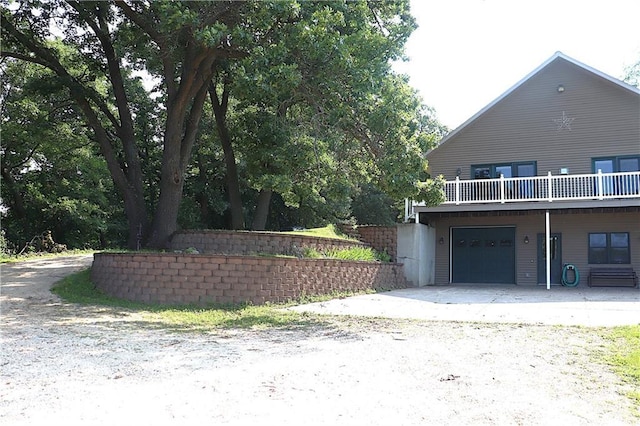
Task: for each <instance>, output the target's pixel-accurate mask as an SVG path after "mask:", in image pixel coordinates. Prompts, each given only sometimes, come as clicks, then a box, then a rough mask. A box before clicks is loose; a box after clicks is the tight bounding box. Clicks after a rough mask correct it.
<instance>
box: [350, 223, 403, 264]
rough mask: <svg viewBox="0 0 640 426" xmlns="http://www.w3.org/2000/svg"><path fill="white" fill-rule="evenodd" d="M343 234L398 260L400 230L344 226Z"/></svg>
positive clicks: (375, 226)
mask: <svg viewBox="0 0 640 426" xmlns="http://www.w3.org/2000/svg"><path fill="white" fill-rule="evenodd" d="M341 230H342V232H344V233H345V234H347V235H349V236H350V237H352V238H356V239H358V240H360V241H362V242H363V243H365V244H367V245H369V246H371V247H372V248H373V249H374V250H376V251H379V252H381V253H384V252H386V253H387V254H388V255H389V256H391V260H392V261H393V262H396V261H397V260H398V257H397V256H398V228H397V227H396V226H380V225H358V226H351V225H343V226H342V227H341Z"/></svg>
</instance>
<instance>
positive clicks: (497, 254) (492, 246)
mask: <svg viewBox="0 0 640 426" xmlns="http://www.w3.org/2000/svg"><path fill="white" fill-rule="evenodd" d="M515 233H516V229H515V227H512V226H510V227H483V228H451V282H452V283H458V284H515V282H516V266H515V259H516V254H515Z"/></svg>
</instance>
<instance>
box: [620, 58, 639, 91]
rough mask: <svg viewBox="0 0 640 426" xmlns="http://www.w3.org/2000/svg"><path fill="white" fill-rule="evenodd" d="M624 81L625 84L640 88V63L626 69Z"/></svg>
mask: <svg viewBox="0 0 640 426" xmlns="http://www.w3.org/2000/svg"><path fill="white" fill-rule="evenodd" d="M622 80H623V81H624V82H625V83H628V84H630V85H632V86H635V87H638V88H640V61H638V62H636V63H635V64H633V65H629V66H628V67H626V68H625V70H624V76H623V77H622Z"/></svg>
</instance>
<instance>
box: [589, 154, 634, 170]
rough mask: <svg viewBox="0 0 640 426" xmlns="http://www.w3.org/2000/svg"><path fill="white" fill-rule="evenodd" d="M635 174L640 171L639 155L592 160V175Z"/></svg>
mask: <svg viewBox="0 0 640 426" xmlns="http://www.w3.org/2000/svg"><path fill="white" fill-rule="evenodd" d="M598 170H602V173H614V172H637V171H639V170H640V155H630V156H624V157H606V158H594V159H593V173H598Z"/></svg>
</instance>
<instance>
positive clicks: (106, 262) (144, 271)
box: [91, 253, 407, 305]
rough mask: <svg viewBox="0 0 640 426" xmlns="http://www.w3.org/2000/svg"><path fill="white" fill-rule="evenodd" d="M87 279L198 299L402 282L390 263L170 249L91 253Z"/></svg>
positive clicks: (130, 295)
mask: <svg viewBox="0 0 640 426" xmlns="http://www.w3.org/2000/svg"><path fill="white" fill-rule="evenodd" d="M91 279H92V281H93V283H94V284H95V285H96V286H97V288H99V289H100V290H102V291H104V292H105V293H106V294H108V295H111V296H114V297H118V298H122V299H126V300H132V301H137V302H146V303H162V304H201V305H205V304H212V303H222V304H226V303H243V302H250V303H253V304H263V303H265V302H284V301H287V300H291V299H296V298H299V297H301V296H303V295H320V294H329V293H331V292H334V291H359V290H366V289H394V288H406V287H407V282H406V280H405V277H404V273H403V270H402V265H401V264H396V263H375V262H347V261H340V260H330V259H295V258H277V257H259V256H225V255H214V254H197V255H194V254H175V253H136V254H129V253H125V254H119V253H96V254H94V261H93V268H92V269H91Z"/></svg>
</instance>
